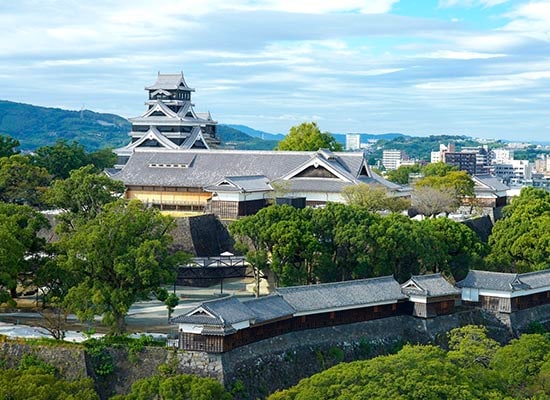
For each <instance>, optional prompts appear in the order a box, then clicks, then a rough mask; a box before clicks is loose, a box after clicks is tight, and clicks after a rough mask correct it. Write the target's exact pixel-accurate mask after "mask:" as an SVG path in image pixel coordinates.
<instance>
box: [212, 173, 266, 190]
mask: <svg viewBox="0 0 550 400" xmlns="http://www.w3.org/2000/svg"><path fill="white" fill-rule="evenodd" d="M223 182H228V183H229V184H222V183H223ZM205 190H208V191H213V192H214V191H219V192H224V191H225V192H239V191H243V192H266V191H271V190H273V188H272V187H271V185H270V184H269V179H267V177H265V176H263V175H257V176H228V177H226V178H225V179H223V180H221V181H219V182H217V183H216V184H215V185H212V186H207V187H205Z"/></svg>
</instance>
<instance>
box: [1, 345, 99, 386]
mask: <svg viewBox="0 0 550 400" xmlns="http://www.w3.org/2000/svg"><path fill="white" fill-rule="evenodd" d="M27 354H34V355H36V356H38V357H39V358H41V359H42V360H44V361H46V362H47V363H49V364H51V365H53V366H54V367H56V368H57V370H58V371H59V373H60V374H61V375H62V376H64V377H65V378H67V379H71V380H72V379H80V378H85V377H87V376H88V369H87V366H86V357H85V355H84V350H83V347H81V346H70V345H67V346H64V347H61V346H36V345H29V344H26V343H25V342H24V341H15V340H14V341H7V342H1V343H0V362H1V363H2V365H4V366H5V367H7V368H16V367H17V366H18V365H19V363H20V361H21V359H22V358H23V357H24V356H25V355H27Z"/></svg>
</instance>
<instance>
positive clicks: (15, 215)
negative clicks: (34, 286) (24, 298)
mask: <svg viewBox="0 0 550 400" xmlns="http://www.w3.org/2000/svg"><path fill="white" fill-rule="evenodd" d="M48 226H49V223H48V220H47V219H46V218H45V217H44V216H43V215H42V214H40V213H39V212H37V211H34V210H33V209H32V208H30V207H29V206H21V205H17V204H6V203H0V242H1V243H2V246H1V247H0V303H4V302H9V300H10V299H12V298H14V297H16V295H17V292H16V289H17V284H18V283H19V282H21V277H22V276H23V275H27V276H28V274H29V273H33V272H35V271H36V269H37V268H38V265H39V264H40V262H41V259H40V257H39V254H38V253H39V252H40V251H41V250H42V249H43V247H44V245H45V241H44V239H42V238H39V237H38V232H39V231H40V230H41V229H44V228H46V227H48ZM7 291H9V293H8V292H7Z"/></svg>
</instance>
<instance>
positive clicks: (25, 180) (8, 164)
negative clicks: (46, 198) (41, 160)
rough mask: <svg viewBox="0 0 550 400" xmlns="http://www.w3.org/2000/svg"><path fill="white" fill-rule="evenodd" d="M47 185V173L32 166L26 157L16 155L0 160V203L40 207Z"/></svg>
mask: <svg viewBox="0 0 550 400" xmlns="http://www.w3.org/2000/svg"><path fill="white" fill-rule="evenodd" d="M49 183H50V176H49V175H48V172H47V171H46V170H45V169H44V168H40V167H36V166H34V165H32V164H31V163H30V161H29V159H28V158H27V157H25V156H22V155H19V154H16V155H13V156H11V157H3V158H0V201H2V202H5V203H17V204H27V205H30V206H40V205H41V204H42V202H41V196H42V193H43V192H44V191H45V189H46V187H47V186H48V185H49Z"/></svg>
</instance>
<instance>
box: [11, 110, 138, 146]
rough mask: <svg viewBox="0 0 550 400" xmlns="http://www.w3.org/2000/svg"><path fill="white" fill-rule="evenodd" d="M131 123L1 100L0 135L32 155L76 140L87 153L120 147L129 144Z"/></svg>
mask: <svg viewBox="0 0 550 400" xmlns="http://www.w3.org/2000/svg"><path fill="white" fill-rule="evenodd" d="M129 131H130V123H129V122H128V121H127V120H126V119H125V118H122V117H119V116H118V115H115V114H100V113H96V112H93V111H89V110H82V111H68V110H62V109H60V108H47V107H39V106H33V105H30V104H21V103H14V102H11V101H2V100H0V134H2V135H9V136H11V137H13V138H15V139H17V140H19V142H20V143H21V146H20V149H21V150H23V151H32V150H34V149H36V148H38V147H41V146H47V145H52V144H54V143H55V142H56V141H57V140H58V139H65V140H68V141H73V140H76V141H77V142H78V143H80V144H82V145H83V146H84V147H85V148H86V149H87V150H88V151H93V150H98V149H100V148H104V147H119V146H123V145H124V144H126V143H128V141H129V139H130V138H129V137H128V132H129Z"/></svg>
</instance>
